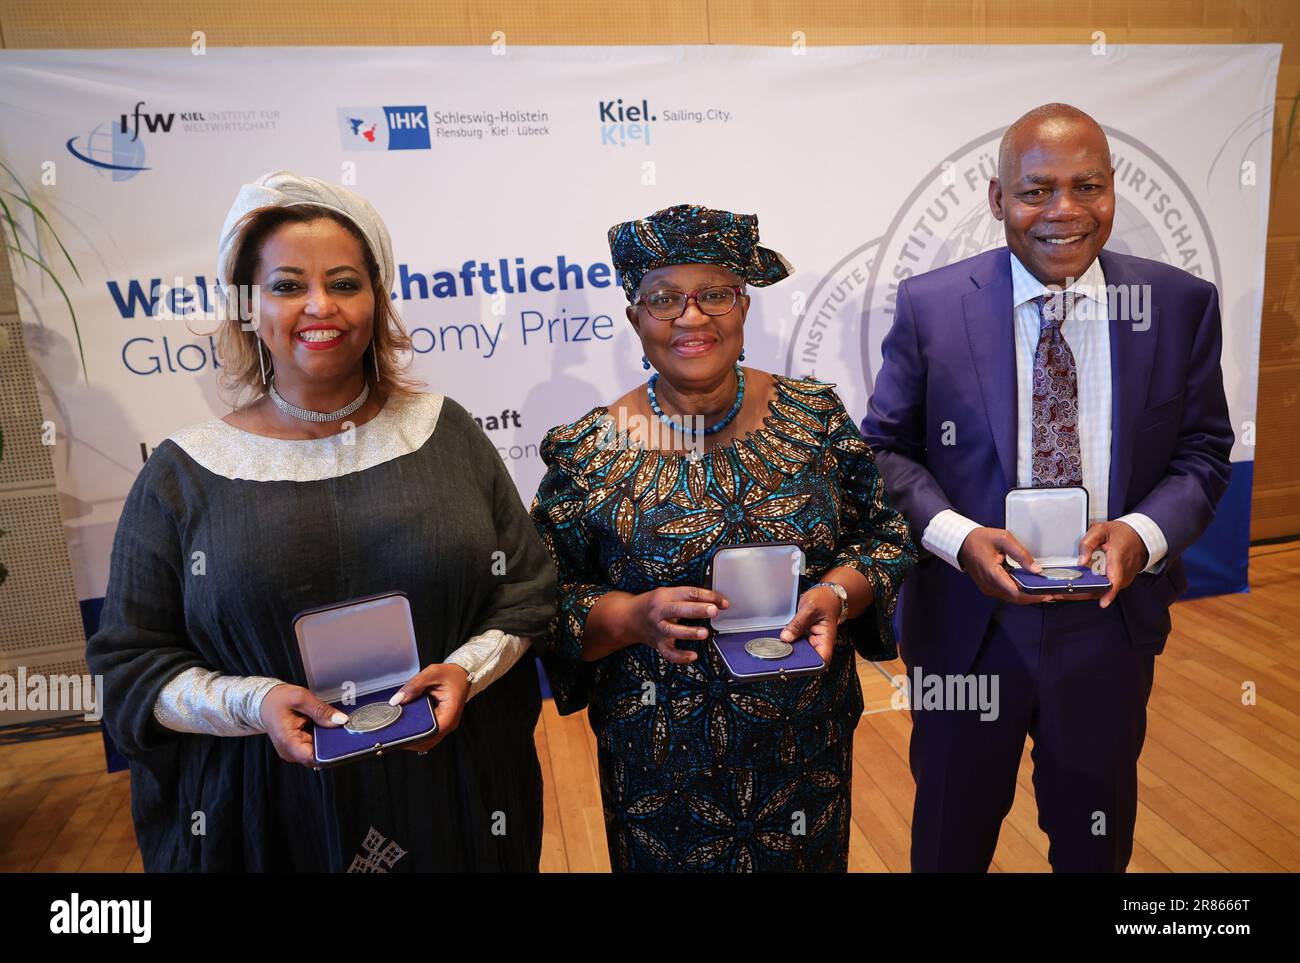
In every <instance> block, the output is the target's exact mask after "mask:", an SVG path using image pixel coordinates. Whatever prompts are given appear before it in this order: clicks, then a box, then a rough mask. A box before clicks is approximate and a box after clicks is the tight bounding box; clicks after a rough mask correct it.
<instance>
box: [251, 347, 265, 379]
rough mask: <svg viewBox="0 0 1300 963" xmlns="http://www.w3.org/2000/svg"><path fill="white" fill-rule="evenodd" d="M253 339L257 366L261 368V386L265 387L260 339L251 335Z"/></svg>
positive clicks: (263, 361) (263, 359) (263, 360)
mask: <svg viewBox="0 0 1300 963" xmlns="http://www.w3.org/2000/svg"><path fill="white" fill-rule="evenodd" d="M253 340H254V341H255V342H256V343H257V366H258V367H259V368H261V369H262V387H266V359H265V358H263V357H262V339H261V338H259V337H258V336H257V335H253Z"/></svg>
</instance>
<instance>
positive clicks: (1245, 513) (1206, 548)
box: [1181, 461, 1255, 599]
mask: <svg viewBox="0 0 1300 963" xmlns="http://www.w3.org/2000/svg"><path fill="white" fill-rule="evenodd" d="M1254 479H1255V463H1254V462H1253V461H1234V462H1233V463H1232V480H1231V481H1230V482H1228V490H1227V491H1226V492H1224V495H1223V498H1222V499H1221V500H1220V501H1219V509H1218V512H1217V513H1216V514H1215V516H1214V521H1213V522H1211V523H1210V527H1209V528H1207V529H1206V530H1205V534H1204V535H1202V536H1201V537H1200V538H1198V539H1197V540H1196V543H1195V544H1194V545H1192V547H1191V548H1189V549H1188V550H1187V551H1186V552H1184V553H1183V565H1184V566H1185V567H1186V569H1187V582H1188V587H1187V591H1186V592H1185V593H1184V594H1183V595H1182V596H1181V598H1184V599H1194V598H1199V597H1201V596H1203V595H1227V594H1229V593H1232V592H1249V591H1250V582H1249V578H1248V572H1247V567H1248V564H1249V561H1250V493H1251V490H1252V488H1253V483H1254Z"/></svg>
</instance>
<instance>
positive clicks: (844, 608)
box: [808, 582, 849, 625]
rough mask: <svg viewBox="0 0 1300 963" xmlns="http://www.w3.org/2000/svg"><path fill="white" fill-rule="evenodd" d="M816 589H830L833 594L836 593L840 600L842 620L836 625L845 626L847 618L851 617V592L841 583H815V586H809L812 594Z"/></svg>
mask: <svg viewBox="0 0 1300 963" xmlns="http://www.w3.org/2000/svg"><path fill="white" fill-rule="evenodd" d="M815 588H828V589H830V590H831V591H832V592H834V593H835V594H836V596H837V597H838V598H839V600H840V618H839V621H838V622H836V623H835V624H836V625H843V624H844V620H845V619H847V618H848V617H849V592H848V589H846V588H845V587H844V586H843V585H841V584H840V583H839V582H817V583H815V584H813V585H810V586H808V591H810V592H811V591H812V590H813V589H815Z"/></svg>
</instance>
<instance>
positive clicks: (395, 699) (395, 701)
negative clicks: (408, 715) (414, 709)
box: [388, 692, 402, 706]
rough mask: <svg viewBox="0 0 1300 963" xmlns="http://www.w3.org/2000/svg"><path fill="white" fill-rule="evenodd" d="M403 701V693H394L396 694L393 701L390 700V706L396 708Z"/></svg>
mask: <svg viewBox="0 0 1300 963" xmlns="http://www.w3.org/2000/svg"><path fill="white" fill-rule="evenodd" d="M401 701H402V693H401V692H394V693H393V697H392V698H391V699H389V700H388V704H389V705H390V706H395V705H397V704H398V703H399V702H401Z"/></svg>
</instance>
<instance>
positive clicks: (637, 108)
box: [599, 97, 659, 147]
mask: <svg viewBox="0 0 1300 963" xmlns="http://www.w3.org/2000/svg"><path fill="white" fill-rule="evenodd" d="M599 106H600V143H601V145H602V146H604V147H627V146H628V145H629V144H632V143H641V144H644V145H645V146H646V147H649V146H650V125H651V124H652V123H653V122H654V121H656V120H658V119H659V118H658V117H655V116H653V115H651V113H650V104H649V102H648V101H646V100H644V99H642V101H641V103H640V104H632V105H624V103H623V98H622V97H620V98H618V99H617V100H602V101H599Z"/></svg>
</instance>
